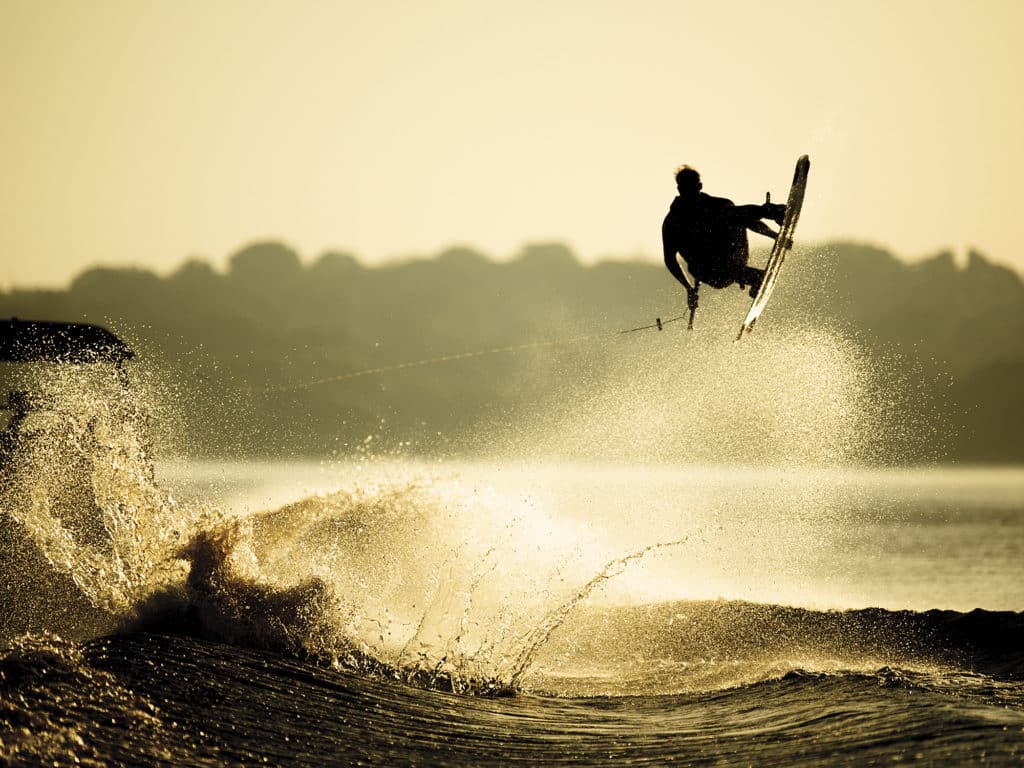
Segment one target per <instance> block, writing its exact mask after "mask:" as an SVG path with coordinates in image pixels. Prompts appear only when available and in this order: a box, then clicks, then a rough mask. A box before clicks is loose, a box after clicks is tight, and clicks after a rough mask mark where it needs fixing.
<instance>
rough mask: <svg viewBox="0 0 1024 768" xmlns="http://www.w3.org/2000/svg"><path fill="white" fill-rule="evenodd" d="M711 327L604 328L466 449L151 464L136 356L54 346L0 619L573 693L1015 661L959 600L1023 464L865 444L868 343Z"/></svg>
mask: <svg viewBox="0 0 1024 768" xmlns="http://www.w3.org/2000/svg"><path fill="white" fill-rule="evenodd" d="M716 330H717V329H715V328H714V327H712V328H710V329H709V330H708V331H707V332H706V333H705V334H701V335H697V334H686V333H678V334H675V336H674V337H673V336H670V335H669V334H668V333H666V332H663V333H661V334H658V333H656V332H655V333H649V334H646V335H643V334H641V335H639V336H637V337H636V339H635V340H631V341H630V343H629V344H626V345H620V346H618V347H616V348H615V350H614V352H615V355H616V357H615V365H614V366H613V367H612V369H611V372H610V373H609V374H608V375H607V376H604V377H601V378H599V379H597V378H595V379H588V378H583V377H575V378H574V377H572V376H570V375H567V376H566V377H565V386H564V391H563V393H562V396H561V397H560V398H559V399H558V401H557V402H549V401H544V402H538V403H536V404H535V405H534V406H533V407H532V410H530V412H527V413H523V414H518V415H516V416H517V417H521V418H516V419H515V422H516V423H515V425H514V427H513V428H512V429H507V428H506V429H500V428H498V427H495V428H493V429H492V430H491V431H490V432H488V433H486V434H482V435H481V446H482V450H481V455H480V457H479V459H478V460H476V461H473V460H470V459H472V458H473V457H470V459H465V458H463V459H460V460H458V461H455V460H450V459H449V460H432V459H430V458H429V457H422V456H421V457H412V456H408V457H403V456H401V455H394V454H388V455H386V456H377V455H374V454H373V451H372V449H371V448H370V447H369V446H371V445H372V444H373V443H372V441H369V442H367V443H365V444H364V445H363V446H362V447H361V448H360V450H359V451H358V452H356V453H355V454H354V455H353V456H351V457H348V458H345V459H341V460H335V461H332V462H321V463H319V464H315V463H313V464H310V463H306V464H303V463H294V462H293V463H281V462H279V463H273V462H271V463H258V462H252V463H236V464H229V463H216V462H213V463H206V464H200V463H196V462H189V461H177V462H174V463H159V462H157V463H154V457H153V449H152V447H151V445H150V443H149V435H150V430H149V428H148V425H147V417H146V413H147V412H151V411H152V409H151V408H148V406H149V405H150V404H151V403H160V402H165V401H166V398H162V397H160V396H159V395H158V394H156V395H154V394H147V392H149V391H150V389H149V388H150V387H151V386H152V382H151V381H142V382H135V386H133V387H132V388H130V389H125V388H124V382H123V381H119V380H117V379H116V378H113V377H104V375H103V374H102V373H98V372H96V371H92V372H86V373H82V372H79V373H74V374H67V373H60V374H58V373H57V372H53V371H51V372H49V373H48V374H46V375H45V376H43V377H42V378H40V379H38V380H36V381H33V382H32V387H33V389H34V390H36V391H39V392H40V393H42V394H43V395H44V398H45V400H46V402H47V403H48V404H49V405H48V407H47V408H46V409H44V410H42V411H40V412H39V413H38V414H33V418H34V419H35V421H34V422H33V423H32V424H31V425H30V426H31V434H32V436H33V439H32V440H31V441H29V442H26V443H24V444H23V445H22V446H20V447H19V449H18V452H17V454H16V456H15V458H14V460H13V461H11V462H8V463H7V465H5V467H4V468H3V476H2V480H3V483H2V489H0V491H2V494H3V498H2V501H3V507H2V509H3V527H2V529H0V534H2V536H3V540H4V548H3V554H2V560H0V564H2V567H3V569H4V572H5V574H6V582H5V583H6V586H5V587H4V590H5V593H4V598H5V601H6V602H7V603H8V604H10V605H16V606H18V608H17V610H16V611H8V612H5V613H4V615H3V621H4V624H3V627H2V630H3V631H2V635H3V638H4V639H5V640H6V641H11V640H12V639H13V638H15V637H16V636H17V635H19V634H20V633H22V632H24V631H26V630H32V631H36V632H39V631H50V632H57V633H60V634H62V635H64V636H67V637H70V638H74V639H76V640H87V639H88V638H90V637H94V636H97V635H100V634H103V633H105V632H109V631H111V630H118V631H120V632H122V633H126V636H127V637H129V638H130V637H133V636H135V635H138V634H139V633H146V632H153V631H157V632H167V631H171V632H173V633H177V634H182V635H184V636H185V637H191V638H194V639H195V642H196V643H198V642H199V641H200V640H201V639H202V640H215V641H218V642H222V643H228V644H230V645H231V646H232V647H235V648H244V649H250V650H255V651H259V652H267V651H269V652H274V653H285V654H287V655H288V656H289V657H298V658H302V659H307V660H311V661H314V662H315V663H316V664H318V665H321V666H326V667H328V668H334V669H341V670H349V671H352V672H355V673H357V674H358V675H360V676H361V677H365V678H366V679H368V680H391V679H397V680H400V681H404V682H406V683H411V684H414V685H415V686H419V687H425V688H434V689H438V688H439V689H443V690H450V691H454V692H459V693H491V694H493V693H496V692H505V693H507V692H518V693H530V692H532V693H541V694H545V695H553V696H558V697H570V698H572V697H580V696H594V695H600V696H612V697H618V696H635V695H648V696H649V695H658V696H676V695H704V694H706V693H708V692H714V691H724V690H731V689H736V688H740V689H746V688H748V687H749V686H752V685H759V684H768V683H769V682H771V681H779V680H784V679H787V675H791V674H799V675H809V674H810V675H828V676H837V675H838V676H851V675H852V676H873V675H875V674H876V673H877V672H878V670H882V669H898V670H899V675H910V676H912V678H913V680H914V681H915V682H913V685H920V686H925V687H928V689H929V690H937V691H946V690H949V691H953V690H959V691H962V690H965V689H964V688H963V686H964V685H966V684H965V683H963V682H962V681H960V682H957V681H958V680H960V678H959V677H956V675H959V674H960V672H959V671H958V670H960V669H961V668H960V666H958V665H960V664H961V663H962V662H963V659H964V658H965V657H968V656H969V660H970V665H971V671H972V674H975V673H976V672H977V671H978V670H980V671H981V672H986V671H989V672H992V673H993V674H995V673H996V672H998V673H999V674H1009V676H1010V678H1011V679H1016V678H1017V677H1019V676H1020V675H1021V674H1024V672H1022V670H1024V666H1021V664H1020V659H1019V654H1016V655H1014V654H1011V655H1010V656H1006V655H1005V654H1003V655H1000V653H998V652H996V651H994V650H991V649H990V648H989V646H988V645H986V643H988V642H989V641H988V640H987V639H986V638H987V637H988V635H986V634H985V633H986V632H987V631H988V629H984V627H987V625H984V624H978V623H977V622H975V621H974V620H973V619H971V618H970V615H968V614H964V613H956V611H961V612H962V611H967V610H971V609H973V608H978V607H983V608H989V609H993V608H994V609H1004V610H1013V611H1020V610H1021V609H1022V608H1024V595H1022V593H1021V592H1020V587H1019V584H1020V583H1024V571H1022V566H1021V565H1020V564H1021V563H1022V562H1024V557H1022V555H1024V552H1022V551H1021V548H1022V545H1024V544H1022V542H1024V531H1022V529H1021V518H1020V515H1019V500H1020V493H1021V490H1022V489H1024V477H1022V476H1021V475H1020V473H1019V472H1018V473H1014V472H1004V473H1001V474H1000V473H996V474H994V475H984V474H981V475H979V474H977V473H975V474H969V473H968V474H964V475H962V476H961V477H960V478H956V479H953V480H949V479H946V478H945V475H942V474H941V473H937V472H936V471H932V474H929V472H928V471H924V470H905V471H893V470H882V469H878V468H874V469H871V468H865V466H864V465H865V464H866V463H877V461H878V460H879V458H880V457H882V456H883V455H884V453H885V450H886V448H885V447H886V445H887V440H888V437H887V435H889V434H891V433H892V432H893V431H896V430H898V429H902V428H903V426H901V425H900V424H899V423H898V421H897V422H895V423H893V422H892V420H891V419H890V417H891V414H892V412H893V408H892V406H891V403H892V402H898V398H893V399H892V400H891V401H889V400H886V398H884V397H879V394H878V393H877V392H876V391H874V390H873V387H874V385H873V384H872V382H873V381H874V378H873V377H872V376H871V375H870V374H871V371H870V364H869V361H866V360H864V359H863V358H862V357H860V356H859V354H858V352H857V350H856V347H855V346H854V345H852V344H850V343H848V342H846V341H844V340H842V339H838V338H835V337H833V336H830V335H829V334H827V333H822V332H815V331H810V330H797V331H791V332H788V333H782V332H770V330H769V329H768V327H767V326H766V328H765V329H761V328H759V329H758V332H757V333H756V334H755V335H752V336H750V337H747V338H746V339H744V341H743V342H741V343H739V344H731V343H730V344H720V343H718V342H717V341H716V340H715V337H716ZM762 330H764V331H765V332H764V333H762ZM723 331H724V329H723ZM567 359H572V358H567ZM576 359H578V358H576ZM567 373H568V372H567ZM140 384H141V385H142V386H140ZM896 442H897V443H898V440H897V441H896ZM484 446H486V448H483V447H484ZM972 484H973V485H972ZM955 489H960V492H961V493H965V494H966V495H964V496H963V497H962V503H960V504H955V503H954V504H946V505H945V506H944V502H943V501H942V500H943V499H949V498H950V492H951V491H952V490H955ZM965 489H970V490H965ZM953 540H956V541H958V542H959V543H960V545H961V547H973V549H972V550H971V553H972V554H971V555H970V556H964V557H961V558H958V557H956V556H955V550H954V547H953V545H952V543H951V542H952V541H953ZM981 552H984V553H985V555H984V556H985V557H986V558H987V560H986V563H987V564H988V566H989V568H988V569H987V570H985V571H984V572H979V570H978V567H977V563H978V560H977V558H978V557H980V556H981V555H980V553H981ZM872 607H874V608H872ZM869 608H871V610H868V609H869ZM932 608H941V609H946V613H944V614H942V615H933V614H924V613H914V612H912V611H922V610H927V609H932ZM1016 615H1017V614H1014V616H1016ZM1007 621H1011V624H1008V625H1006V628H1005V630H1004V631H1007V632H1009V631H1011V627H1016V624H1012V622H1015V621H1017V620H1016V619H1012V620H1011V619H1007ZM1018 623H1019V622H1018ZM1012 631H1013V632H1016V631H1017V630H1016V629H1012ZM951 638H952V639H951ZM957 638H959V639H957ZM963 638H968V640H965V639H963ZM128 642H129V644H130V642H131V641H128ZM47 647H49V646H47ZM194 650H195V652H196V653H197V654H202V653H205V651H202V650H201V647H200V646H199V645H195V646H194ZM51 652H52V653H56V654H58V655H60V654H63V653H65V652H64V651H59V650H52V651H47V653H51ZM17 653H19V654H22V655H24V654H25V653H28V651H18V652H17ZM32 653H36V651H32ZM69 653H72V656H73V657H74V658H72V659H71V661H66V660H65V661H62V662H61V664H70V665H71V666H72V667H74V668H75V669H78V668H79V666H76V665H82V664H86V663H94V662H86V661H83V660H82V659H80V658H79V657H78V656H74V654H75V653H78V651H73V652H71V651H69ZM111 653H115V654H116V653H117V651H116V650H115V651H111ZM12 658H13V657H12ZM18 658H21V656H18ZM105 658H106V657H105ZM75 659H78V661H75ZM19 663H20V662H19ZM119 663H120V662H119ZM125 663H127V661H126V662H125ZM1006 669H1009V670H1011V671H1010V672H1009V673H1006V672H1005V670H1006ZM886 674H888V673H886ZM950 675H953V677H950ZM914 676H916V677H914ZM900 679H901V680H902V679H903V678H902V677H901V678H900ZM901 684H902V683H901ZM118 685H120V683H117V684H116V685H115V683H113V682H112V683H111V686H113V687H112V688H111V689H110V691H111V692H110V696H111V697H114V698H117V697H118V696H121V694H120V693H117V691H120V690H121V689H120V688H118V687H117V686H118ZM972 685H973V683H972ZM958 686H959V687H958ZM1015 690H1016V689H1012V690H1009V692H1008V693H1007V692H1003V693H1000V696H1004V697H1007V696H1008V697H1009V698H1010V700H1012V701H1016V700H1017V699H1016V698H1014V697H1016V696H1017V695H1018V694H1017V693H1015V692H1014V691H1015ZM972 695H973V694H972ZM979 695H980V694H979ZM111 700H113V699H111ZM118 700H120V699H118ZM1022 700H1024V699H1022ZM165 703H166V702H165ZM118 706H120V705H118ZM140 717H141V715H140ZM62 733H63V732H62ZM65 736H66V734H65ZM54 738H55V739H56V736H55V737H54ZM61 738H64V736H62V737H61ZM19 743H21V742H19ZM32 743H35V742H32ZM54 743H57V742H54ZM61 743H63V742H61ZM27 744H29V742H24V743H21V746H20V747H18V749H26V750H30V751H31V749H35V747H31V746H30V745H29V746H26V745H27Z"/></svg>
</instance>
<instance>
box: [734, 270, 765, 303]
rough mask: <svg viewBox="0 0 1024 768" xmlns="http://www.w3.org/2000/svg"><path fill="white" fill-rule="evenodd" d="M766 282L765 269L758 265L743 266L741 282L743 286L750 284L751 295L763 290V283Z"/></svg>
mask: <svg viewBox="0 0 1024 768" xmlns="http://www.w3.org/2000/svg"><path fill="white" fill-rule="evenodd" d="M763 282H764V270H763V269H758V268H757V267H743V271H742V273H741V277H740V280H739V284H740V286H742V287H746V286H748V285H749V286H750V297H751V298H753V297H754V296H757V292H758V291H759V290H761V283H763Z"/></svg>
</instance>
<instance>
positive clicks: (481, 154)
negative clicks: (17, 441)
mask: <svg viewBox="0 0 1024 768" xmlns="http://www.w3.org/2000/svg"><path fill="white" fill-rule="evenodd" d="M1022 29H1024V2H1017V1H1016V0H1011V1H1009V2H973V3H970V2H967V1H966V0H961V1H960V2H941V1H939V0H929V1H928V2H900V1H899V0H887V1H886V2H881V1H877V2H872V1H871V0H858V1H857V2H849V3H845V2H820V1H818V0H814V1H812V2H788V1H786V0H781V1H780V0H775V1H773V2H765V1H764V0H752V1H751V2H721V1H717V0H716V2H700V3H697V2H687V0H666V1H665V2H660V1H658V2H647V1H645V0H625V1H624V2H598V1H596V0H579V1H577V2H558V0H543V1H542V2H533V1H532V0H515V1H514V2H513V1H511V0H510V1H509V2H487V1H485V0H476V1H475V2H456V1H453V0H429V2H427V1H425V0H419V1H418V2H395V1H389V0H373V2H367V0H359V1H358V2H341V1H338V2H294V1H290V2H280V3H277V2H259V1H258V0H244V2H229V1H228V0H214V1H212V2H211V1H207V0H202V1H201V2H191V1H189V0H173V2H172V1H168V2H158V1H157V0H148V1H145V2H143V1H137V0H130V1H128V0H126V1H125V2H103V1H102V0H89V1H88V2H80V1H79V0H67V1H62V0H28V2H21V1H20V0H0V99H2V105H3V116H2V120H0V169H2V172H0V211H2V217H0V221H2V224H0V254H2V256H0V259H2V261H0V285H10V284H12V283H14V284H19V285H25V284H51V285H60V284H64V283H66V281H67V280H68V279H69V278H70V277H71V276H72V275H73V274H75V273H76V272H77V271H79V270H80V269H82V268H83V267H85V266H86V265H90V264H93V263H97V262H103V263H107V264H137V265H143V266H147V267H151V268H153V269H156V270H158V271H161V272H166V271H168V270H170V269H172V268H174V267H175V266H176V265H178V264H179V263H180V262H181V261H182V260H184V259H185V258H186V257H188V256H191V255H200V256H204V257H208V258H210V259H212V260H213V261H214V262H215V263H217V264H223V261H224V259H225V257H226V256H227V255H228V254H229V253H230V252H232V251H234V250H235V249H237V248H238V247H239V246H241V245H243V244H245V243H247V242H250V241H252V240H254V239H257V238H270V237H273V238H280V239H282V240H284V241H285V242H288V243H290V244H292V245H293V246H295V247H296V248H297V249H299V250H300V252H301V253H303V255H304V256H305V257H306V258H307V259H311V258H313V257H315V256H316V255H318V254H319V253H321V252H323V251H324V250H326V249H343V250H351V251H353V252H355V253H356V254H357V255H359V256H360V257H361V258H362V259H363V260H365V261H367V262H375V261H379V260H381V259H391V258H395V257H397V256H402V255H408V254H413V253H419V254H424V253H431V252H434V251H437V250H439V249H440V248H442V247H444V246H446V245H449V244H453V243H460V244H468V245H473V246H476V247H478V248H480V249H482V250H484V251H485V252H488V253H490V254H493V255H495V256H499V257H506V256H510V255H512V254H514V253H515V251H516V250H517V249H518V248H519V247H520V246H521V245H522V244H523V243H524V242H527V241H532V240H542V239H558V240H564V241H566V242H568V243H569V244H570V245H572V246H573V247H574V248H575V249H576V250H577V252H578V253H579V254H580V255H581V256H582V257H583V258H585V259H592V258H596V257H600V256H602V255H607V254H623V255H631V254H637V253H645V254H647V255H649V256H650V257H652V258H657V257H658V256H659V252H660V242H659V229H660V223H661V219H662V217H663V215H664V213H665V211H666V209H667V207H668V205H669V203H670V202H671V198H672V197H673V195H674V185H673V181H672V171H673V169H674V168H675V166H676V165H678V164H680V163H683V162H687V163H690V164H692V165H695V166H697V167H698V168H699V169H700V170H701V171H702V173H703V176H704V182H705V189H706V190H707V191H708V192H711V193H712V194H722V195H726V196H729V197H732V198H733V199H735V200H737V201H740V202H759V201H761V200H763V199H764V192H765V190H767V189H770V190H771V191H772V192H773V193H774V194H773V196H774V197H776V198H777V199H780V200H781V199H782V198H783V197H784V194H785V191H786V188H787V186H788V183H789V179H790V177H791V174H792V166H793V163H794V161H795V160H796V158H797V156H798V155H799V154H801V153H808V154H810V155H811V160H812V167H811V183H810V187H809V190H808V198H807V201H806V203H805V207H804V216H803V218H802V220H801V227H800V229H801V231H800V235H801V237H802V238H803V239H805V240H808V239H811V240H821V239H826V238H833V237H849V238H857V239H863V240H868V241H872V242H875V243H879V244H883V245H887V246H890V247H892V248H893V249H894V250H895V251H897V252H898V253H900V254H902V255H905V256H908V257H920V256H923V255H926V254H929V253H931V252H934V251H936V250H938V249H940V248H943V247H947V246H948V247H953V248H954V249H956V250H958V251H960V250H962V249H964V248H965V247H967V246H970V245H974V246H977V247H978V248H980V249H981V250H982V251H983V252H986V253H988V254H989V255H990V256H991V257H992V258H994V259H995V260H997V261H1000V262H1003V263H1009V264H1013V265H1014V266H1016V267H1017V268H1019V269H1024V245H1022V244H1021V243H1020V239H1021V238H1020V237H1019V236H1018V233H1017V231H1016V225H1017V223H1018V222H1019V221H1020V213H1019V211H1020V208H1021V199H1020V197H1021V196H1020V193H1019V191H1018V187H1019V179H1020V178H1021V176H1022V174H1024V148H1022V142H1024V105H1022V94H1024V88H1022V79H1024V52H1022V50H1024V45H1022V42H1021V30H1022ZM755 237H756V236H755Z"/></svg>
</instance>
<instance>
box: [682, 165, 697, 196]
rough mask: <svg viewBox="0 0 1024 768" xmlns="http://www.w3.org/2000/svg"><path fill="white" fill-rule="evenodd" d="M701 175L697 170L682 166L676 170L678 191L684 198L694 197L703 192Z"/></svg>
mask: <svg viewBox="0 0 1024 768" xmlns="http://www.w3.org/2000/svg"><path fill="white" fill-rule="evenodd" d="M701 186H702V185H701V183H700V174H699V173H697V169H696V168H691V167H690V166H688V165H681V166H679V167H678V168H676V189H678V190H679V194H680V195H681V196H682V197H694V196H696V195H697V193H698V192H700V190H701Z"/></svg>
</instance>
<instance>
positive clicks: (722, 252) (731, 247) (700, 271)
mask: <svg viewBox="0 0 1024 768" xmlns="http://www.w3.org/2000/svg"><path fill="white" fill-rule="evenodd" d="M701 186H702V185H701V181H700V174H699V173H697V171H696V170H695V169H694V168H691V167H690V166H688V165H684V166H682V167H681V168H679V169H678V170H677V171H676V188H677V189H678V190H679V196H678V197H677V198H676V199H675V200H673V201H672V207H671V208H669V212H668V215H667V216H666V217H665V222H664V223H663V224H662V225H661V241H662V245H663V246H664V249H665V266H666V267H668V271H669V272H671V273H672V276H673V277H675V279H676V280H678V281H679V282H680V283H682V284H683V286H684V287H685V288H686V294H687V305H688V307H689V308H690V309H691V310H694V309H696V308H697V287H698V285H699V283H707V284H708V285H710V286H711V287H712V288H725V287H726V286H727V285H732V284H733V283H737V284H739V286H740V288H747V287H748V286H749V288H750V295H751V296H755V295H756V294H757V290H758V289H759V288H760V287H761V282H762V281H763V280H764V270H763V269H757V268H756V267H751V266H748V265H747V261H748V260H749V259H750V247H749V245H748V244H747V230H748V229H749V230H751V231H752V232H757V233H758V234H759V235H764V236H765V237H770V238H772V239H775V238H777V237H778V233H777V232H775V231H774V230H772V228H771V227H769V226H768V225H767V224H765V223H764V222H763V221H762V219H771V220H772V221H774V222H775V223H776V224H781V223H782V218H783V216H784V215H785V213H786V206H785V205H781V204H776V203H771V202H767V201H766V202H765V203H764V205H735V204H734V203H733V202H732V201H731V200H727V199H725V198H724V197H712V196H711V195H706V194H704V193H703V192H701V191H700V190H701ZM676 254H679V255H681V256H682V257H683V260H684V261H685V262H686V267H687V269H688V270H689V272H690V275H691V276H692V277H693V279H694V281H695V282H694V284H693V285H691V284H690V281H689V280H688V279H687V277H686V274H685V273H684V272H683V269H682V267H681V266H680V265H679V260H678V259H677V258H676Z"/></svg>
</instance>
